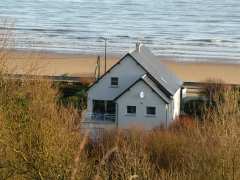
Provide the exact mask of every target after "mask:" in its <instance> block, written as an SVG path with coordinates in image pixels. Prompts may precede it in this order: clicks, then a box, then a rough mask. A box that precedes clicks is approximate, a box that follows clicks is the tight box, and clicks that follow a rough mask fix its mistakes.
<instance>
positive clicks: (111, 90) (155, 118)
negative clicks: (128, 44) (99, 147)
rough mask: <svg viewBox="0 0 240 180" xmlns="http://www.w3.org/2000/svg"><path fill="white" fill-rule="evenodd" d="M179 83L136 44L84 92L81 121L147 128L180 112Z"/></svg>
mask: <svg viewBox="0 0 240 180" xmlns="http://www.w3.org/2000/svg"><path fill="white" fill-rule="evenodd" d="M181 87H182V81H181V80H179V79H178V78H177V77H176V76H175V74H173V73H172V72H170V71H169V70H168V69H167V68H166V67H165V66H164V65H163V64H161V63H160V62H159V59H158V58H157V57H156V56H155V55H154V54H152V52H151V51H150V50H149V49H148V48H147V47H145V46H144V45H142V44H139V43H138V44H137V45H136V49H135V50H134V51H133V52H130V53H127V54H126V55H125V56H124V57H122V58H121V59H120V60H119V61H118V63H116V64H115V65H114V66H113V67H112V68H111V69H109V70H108V71H107V72H106V73H105V74H104V75H102V77H101V78H100V79H98V80H97V81H96V82H95V83H93V84H92V85H91V86H90V88H89V90H88V107H87V114H86V119H85V122H88V123H89V122H92V123H97V124H101V125H102V126H103V127H104V125H105V124H111V125H112V126H113V127H119V128H129V127H131V126H137V127H142V128H145V129H151V128H154V127H158V126H160V125H164V126H168V125H169V123H171V121H172V120H174V119H175V118H176V117H177V116H178V115H179V113H180V99H181Z"/></svg>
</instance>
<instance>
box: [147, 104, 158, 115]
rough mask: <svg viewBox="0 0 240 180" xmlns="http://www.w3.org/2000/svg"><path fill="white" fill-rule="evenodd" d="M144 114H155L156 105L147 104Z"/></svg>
mask: <svg viewBox="0 0 240 180" xmlns="http://www.w3.org/2000/svg"><path fill="white" fill-rule="evenodd" d="M146 115H150V116H155V115H156V107H154V106H147V108H146Z"/></svg>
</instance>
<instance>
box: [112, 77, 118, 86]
mask: <svg viewBox="0 0 240 180" xmlns="http://www.w3.org/2000/svg"><path fill="white" fill-rule="evenodd" d="M111 87H118V77H111Z"/></svg>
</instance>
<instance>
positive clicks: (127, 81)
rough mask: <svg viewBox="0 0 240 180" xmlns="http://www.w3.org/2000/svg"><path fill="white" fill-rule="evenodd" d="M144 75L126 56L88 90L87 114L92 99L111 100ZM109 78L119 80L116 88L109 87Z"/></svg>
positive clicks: (90, 107) (90, 109)
mask: <svg viewBox="0 0 240 180" xmlns="http://www.w3.org/2000/svg"><path fill="white" fill-rule="evenodd" d="M144 74H145V71H144V70H143V69H142V68H141V67H140V66H139V65H137V63H136V62H135V61H134V60H133V59H132V58H131V57H130V56H126V57H125V59H124V60H122V61H121V63H120V64H118V65H117V66H115V67H114V68H113V69H112V70H111V71H110V72H109V73H108V74H106V75H105V76H104V77H103V78H102V79H101V80H100V81H99V82H98V83H97V84H95V85H94V86H93V87H91V88H90V89H89V91H88V112H91V111H92V100H93V99H95V100H112V99H114V98H115V97H116V96H117V95H119V94H120V93H121V92H122V91H123V90H125V89H126V88H128V87H129V86H130V85H131V84H132V83H134V82H135V81H136V80H137V79H139V78H140V77H141V76H142V75H144ZM111 77H118V78H119V86H118V88H112V87H111Z"/></svg>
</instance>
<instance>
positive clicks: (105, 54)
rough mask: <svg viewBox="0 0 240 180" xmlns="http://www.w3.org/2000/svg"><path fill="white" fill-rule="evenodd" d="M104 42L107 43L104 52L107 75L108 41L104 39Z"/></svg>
mask: <svg viewBox="0 0 240 180" xmlns="http://www.w3.org/2000/svg"><path fill="white" fill-rule="evenodd" d="M104 41H105V51H104V61H105V62H104V63H105V69H104V70H105V73H106V71H107V39H106V38H104Z"/></svg>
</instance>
